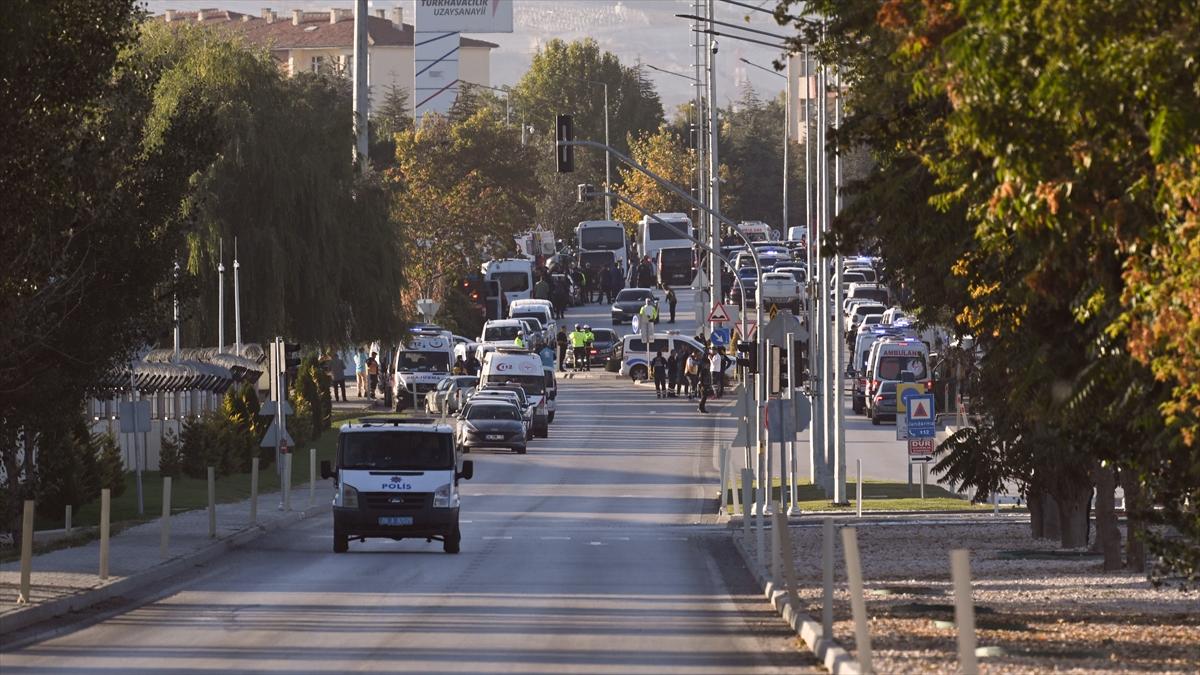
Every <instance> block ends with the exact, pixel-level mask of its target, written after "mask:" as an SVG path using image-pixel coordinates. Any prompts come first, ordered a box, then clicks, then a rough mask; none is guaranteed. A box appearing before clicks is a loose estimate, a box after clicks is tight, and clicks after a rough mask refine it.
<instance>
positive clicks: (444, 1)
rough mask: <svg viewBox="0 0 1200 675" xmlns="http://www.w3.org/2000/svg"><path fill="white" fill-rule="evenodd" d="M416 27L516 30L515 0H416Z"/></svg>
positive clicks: (465, 30) (472, 31) (420, 29)
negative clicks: (514, 20)
mask: <svg viewBox="0 0 1200 675" xmlns="http://www.w3.org/2000/svg"><path fill="white" fill-rule="evenodd" d="M416 27H417V30H419V31H452V32H456V33H511V32H513V0H417V22H416Z"/></svg>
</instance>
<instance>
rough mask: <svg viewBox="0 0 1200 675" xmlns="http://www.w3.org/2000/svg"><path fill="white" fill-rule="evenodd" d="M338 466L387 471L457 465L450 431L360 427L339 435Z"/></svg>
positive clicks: (448, 467) (446, 467) (440, 467)
mask: <svg viewBox="0 0 1200 675" xmlns="http://www.w3.org/2000/svg"><path fill="white" fill-rule="evenodd" d="M338 460H339V461H338V466H340V467H341V468H343V469H381V470H388V471H393V470H394V471H400V470H410V471H411V470H422V469H451V468H454V447H453V443H452V442H451V438H450V436H449V435H448V434H440V433H434V432H431V431H378V432H371V431H361V432H353V433H344V434H342V435H341V436H339V437H338Z"/></svg>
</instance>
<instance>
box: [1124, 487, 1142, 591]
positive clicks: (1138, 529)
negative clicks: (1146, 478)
mask: <svg viewBox="0 0 1200 675" xmlns="http://www.w3.org/2000/svg"><path fill="white" fill-rule="evenodd" d="M1121 487H1122V488H1124V490H1125V528H1126V529H1125V566H1126V567H1128V568H1129V570H1130V571H1133V572H1145V571H1146V542H1145V540H1144V538H1143V527H1142V525H1143V523H1142V518H1141V515H1142V508H1143V504H1142V500H1143V499H1144V495H1143V494H1142V486H1141V484H1139V483H1138V482H1137V477H1136V476H1133V475H1132V473H1131V472H1129V471H1122V472H1121Z"/></svg>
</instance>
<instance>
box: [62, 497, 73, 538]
mask: <svg viewBox="0 0 1200 675" xmlns="http://www.w3.org/2000/svg"><path fill="white" fill-rule="evenodd" d="M63 521H64V522H63V530H64V531H65V532H66V533H67V534H71V505H70V504H67V515H66V517H65V518H64V519H63Z"/></svg>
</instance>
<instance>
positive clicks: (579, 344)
mask: <svg viewBox="0 0 1200 675" xmlns="http://www.w3.org/2000/svg"><path fill="white" fill-rule="evenodd" d="M567 340H568V341H569V342H570V343H571V351H572V353H573V354H574V357H575V363H574V366H573V367H574V369H575V370H576V371H578V370H579V369H580V368H582V367H583V365H584V363H586V362H587V333H585V332H583V327H582V326H580V325H579V324H575V330H573V331H571V334H570V335H568V336H567Z"/></svg>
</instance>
